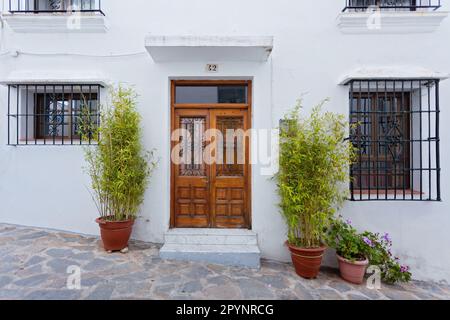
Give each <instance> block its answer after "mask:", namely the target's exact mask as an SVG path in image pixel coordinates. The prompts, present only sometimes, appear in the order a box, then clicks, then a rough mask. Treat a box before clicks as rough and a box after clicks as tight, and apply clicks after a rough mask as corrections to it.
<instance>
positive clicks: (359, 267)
mask: <svg viewBox="0 0 450 320" xmlns="http://www.w3.org/2000/svg"><path fill="white" fill-rule="evenodd" d="M337 258H338V262H339V271H340V272H341V278H342V279H344V280H346V281H348V282H351V283H354V284H362V283H363V281H364V275H365V274H366V270H367V266H368V265H369V260H367V259H366V260H364V261H354V262H353V261H350V260H347V259H344V258H342V257H341V256H339V255H337Z"/></svg>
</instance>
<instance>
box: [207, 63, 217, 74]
mask: <svg viewBox="0 0 450 320" xmlns="http://www.w3.org/2000/svg"><path fill="white" fill-rule="evenodd" d="M206 72H219V65H218V64H207V65H206Z"/></svg>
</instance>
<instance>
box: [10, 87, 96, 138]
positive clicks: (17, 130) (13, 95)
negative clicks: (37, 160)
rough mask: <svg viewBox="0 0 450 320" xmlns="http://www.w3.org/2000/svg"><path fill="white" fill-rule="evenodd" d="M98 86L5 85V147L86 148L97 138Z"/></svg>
mask: <svg viewBox="0 0 450 320" xmlns="http://www.w3.org/2000/svg"><path fill="white" fill-rule="evenodd" d="M100 93H101V85H93V84H51V85H49V84H42V85H40V84H15V85H12V84H11V85H8V124H7V126H8V145H14V146H23V145H25V146H26V145H86V144H87V145H90V144H95V143H96V141H97V139H96V138H98V136H97V135H98V133H97V131H98V130H97V128H98V125H99V123H100V115H99V105H100Z"/></svg>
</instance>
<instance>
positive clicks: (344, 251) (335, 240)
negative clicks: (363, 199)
mask: <svg viewBox="0 0 450 320" xmlns="http://www.w3.org/2000/svg"><path fill="white" fill-rule="evenodd" d="M327 244H328V245H329V246H330V247H331V248H334V249H336V253H337V254H338V255H339V256H341V257H342V258H345V259H347V260H350V261H352V262H354V261H363V260H365V259H366V258H367V259H369V263H370V264H371V265H376V266H378V267H380V269H381V276H382V279H383V281H385V282H387V283H396V282H408V281H410V280H411V276H412V274H411V272H410V270H409V267H408V266H406V265H401V264H400V262H399V258H398V257H394V256H393V254H392V239H391V237H390V235H389V234H388V233H385V234H384V235H382V236H381V235H380V234H379V233H372V232H369V231H365V232H363V233H358V231H357V230H356V229H355V228H354V227H353V226H351V222H350V221H348V220H347V221H344V220H343V218H342V216H339V218H337V219H335V220H334V221H333V223H332V224H331V227H330V229H329V232H328V241H327Z"/></svg>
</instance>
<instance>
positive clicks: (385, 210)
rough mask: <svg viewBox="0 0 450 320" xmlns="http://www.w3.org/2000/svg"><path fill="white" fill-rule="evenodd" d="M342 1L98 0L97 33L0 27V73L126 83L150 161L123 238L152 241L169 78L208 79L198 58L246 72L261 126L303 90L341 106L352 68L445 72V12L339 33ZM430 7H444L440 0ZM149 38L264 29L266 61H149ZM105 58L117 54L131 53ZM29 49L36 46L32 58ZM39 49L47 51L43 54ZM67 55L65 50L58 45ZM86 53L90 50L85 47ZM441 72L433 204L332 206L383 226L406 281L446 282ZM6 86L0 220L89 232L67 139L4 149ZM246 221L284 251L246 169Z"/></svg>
mask: <svg viewBox="0 0 450 320" xmlns="http://www.w3.org/2000/svg"><path fill="white" fill-rule="evenodd" d="M343 5H344V1H317V0H316V1H314V0H305V1H291V0H278V1H269V0H264V1H261V0H247V1H238V0H228V1H220V2H219V1H217V2H216V1H214V2H213V1H208V0H190V1H185V0H172V1H167V0H151V1H148V0H133V1H128V2H127V3H126V4H125V3H124V1H120V0H108V1H103V8H104V11H105V13H106V15H107V18H108V20H109V30H108V32H106V33H98V34H91V33H81V34H73V33H70V34H69V33H68V34H64V33H63V34H61V33H59V34H53V33H46V34H38V33H37V34H27V33H14V32H12V31H11V30H10V29H9V28H8V26H7V25H5V27H4V28H2V29H0V54H1V52H4V51H5V50H18V51H20V52H23V54H19V56H18V57H11V56H10V55H1V56H0V78H4V77H6V76H7V75H8V74H9V73H10V72H12V71H16V72H17V71H27V70H37V71H40V72H46V71H49V70H50V71H54V72H56V71H57V72H64V71H67V72H68V73H71V72H74V70H76V71H77V72H79V73H82V72H83V70H86V72H87V71H89V70H97V71H98V72H100V73H102V74H105V75H106V76H107V77H108V79H109V80H110V81H111V82H113V83H117V82H123V83H128V84H132V85H134V86H135V88H136V90H137V92H138V93H139V95H140V96H139V110H140V112H141V113H142V116H143V126H144V142H145V145H146V146H147V147H148V148H149V149H151V148H156V149H157V150H158V151H157V154H158V156H159V158H160V162H159V165H158V168H157V170H156V171H155V173H154V175H153V177H152V180H151V185H150V187H149V189H148V191H147V193H146V197H145V203H144V206H143V208H142V213H141V217H140V218H139V220H138V222H137V224H136V228H135V231H134V237H135V238H138V239H142V240H146V241H154V242H162V241H163V234H164V232H165V231H166V230H167V229H168V227H169V216H170V214H169V204H170V198H169V190H170V189H169V188H170V185H169V174H170V170H169V154H170V150H169V131H170V118H169V115H170V109H169V80H170V79H171V78H191V77H208V76H209V75H208V74H206V73H205V64H206V63H211V62H214V63H219V65H220V69H219V73H218V74H215V75H214V77H229V78H248V79H253V81H254V90H253V91H254V100H253V119H252V122H253V127H254V128H270V127H271V126H275V125H277V123H278V119H279V118H280V117H281V116H282V115H283V113H284V112H285V111H286V110H288V109H289V108H290V107H292V106H293V105H294V103H295V101H296V99H297V98H298V97H299V96H300V95H301V94H304V93H306V95H305V96H304V104H305V106H306V110H309V109H310V108H311V107H312V106H313V104H315V103H317V102H319V101H320V100H322V99H323V98H325V97H330V98H331V102H330V103H329V104H328V105H327V106H326V108H327V109H328V110H332V111H336V112H341V113H344V114H347V113H348V88H347V87H343V86H340V85H338V82H339V80H340V79H341V77H342V76H343V75H345V74H348V73H349V72H350V71H351V70H353V69H355V68H357V67H384V66H388V67H392V66H420V67H424V68H428V69H430V70H434V71H439V72H446V73H450V59H449V57H450V41H448V39H450V18H447V19H445V20H444V22H443V23H442V24H441V26H440V27H439V28H438V29H437V30H436V31H435V32H433V33H423V34H420V33H418V34H401V35H400V34H382V35H367V34H364V35H345V34H342V33H341V32H340V31H339V29H338V28H337V27H336V17H337V15H338V14H339V13H340V11H341V9H342V6H343ZM444 6H445V7H443V8H442V9H441V10H443V11H446V10H450V6H449V5H448V4H444ZM148 34H155V35H223V36H230V35H236V36H242V35H255V36H261V35H262V36H266V35H270V36H274V39H275V41H274V51H273V53H272V55H271V57H270V58H269V61H268V62H263V63H257V62H239V61H236V62H229V61H228V62H221V61H204V62H186V63H182V62H178V63H154V62H153V61H152V59H151V57H150V56H149V55H148V53H146V51H145V48H144V38H145V36H146V35H148ZM138 52H142V54H138V55H130V56H123V57H118V56H113V57H108V55H111V54H112V55H117V54H121V53H138ZM30 53H41V55H33V54H30ZM46 53H49V54H51V55H46ZM69 53H70V54H77V55H68V54H69ZM90 55H92V56H90ZM449 105H450V80H449V81H444V82H442V83H441V109H442V114H441V123H442V126H441V138H442V142H441V150H442V151H441V163H442V185H441V186H442V197H443V200H444V201H443V202H441V203H428V202H420V203H418V202H414V203H411V202H395V203H394V202H363V203H359V202H354V203H350V202H349V203H347V204H346V206H345V208H344V209H343V210H342V214H343V215H345V216H347V217H350V218H351V219H352V220H353V221H354V223H355V224H356V225H357V226H358V227H360V228H364V229H369V230H372V231H380V232H389V233H390V234H391V235H392V237H393V240H394V246H395V251H396V253H397V254H398V255H399V256H400V257H401V258H402V259H403V260H404V261H405V262H406V263H408V264H410V265H411V267H412V271H413V273H414V277H415V278H417V279H433V280H447V281H449V282H450V250H447V247H448V246H449V245H450V232H448V230H450V205H449V202H448V201H450V183H449V182H450V176H449V170H448V167H447V164H448V163H450V154H449V153H450V140H449V136H450V135H449V133H450V128H449V126H447V125H446V124H447V123H448V122H449V120H450V112H449V110H448V109H449V108H448V107H449ZM6 113H7V90H6V87H4V86H1V87H0V114H1V115H2V116H1V118H0V119H1V121H0V222H6V223H14V224H23V225H32V226H41V227H49V228H55V229H63V230H69V231H75V232H81V233H87V234H97V233H98V226H97V225H96V224H95V223H94V219H95V218H96V209H95V206H94V205H93V203H92V201H91V198H90V195H89V193H88V191H87V189H86V188H87V186H88V185H89V180H88V178H87V177H86V175H84V174H83V173H82V170H81V167H82V165H83V153H82V149H81V148H80V147H76V146H73V147H72V146H64V147H61V146H45V147H43V146H39V147H35V146H27V147H11V146H7V145H6V144H7V135H6V134H7V129H6V123H7V122H6V116H5V115H6ZM252 185H253V191H252V193H253V194H252V195H253V199H252V209H253V212H252V217H253V229H254V230H255V231H256V232H257V233H258V237H259V242H260V247H261V249H262V252H263V256H264V257H267V258H273V259H279V260H288V259H289V255H288V252H287V249H286V248H285V247H284V246H283V243H284V241H285V226H284V222H283V220H282V218H281V216H280V215H279V213H278V209H277V206H276V203H277V197H276V192H275V186H274V183H273V182H272V181H270V180H269V178H268V177H266V176H262V175H260V170H259V166H258V165H256V166H255V167H254V168H253V177H252Z"/></svg>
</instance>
